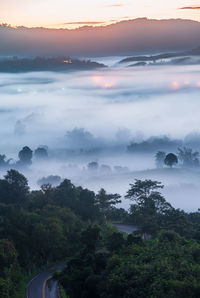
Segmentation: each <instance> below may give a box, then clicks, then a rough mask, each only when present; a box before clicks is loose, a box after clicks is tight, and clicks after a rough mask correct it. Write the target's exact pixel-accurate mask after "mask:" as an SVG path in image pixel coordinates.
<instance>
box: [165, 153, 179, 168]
mask: <svg viewBox="0 0 200 298" xmlns="http://www.w3.org/2000/svg"><path fill="white" fill-rule="evenodd" d="M177 163H178V157H177V156H176V155H175V154H173V153H169V154H167V156H166V157H165V164H166V166H168V167H170V168H172V167H173V165H175V164H177Z"/></svg>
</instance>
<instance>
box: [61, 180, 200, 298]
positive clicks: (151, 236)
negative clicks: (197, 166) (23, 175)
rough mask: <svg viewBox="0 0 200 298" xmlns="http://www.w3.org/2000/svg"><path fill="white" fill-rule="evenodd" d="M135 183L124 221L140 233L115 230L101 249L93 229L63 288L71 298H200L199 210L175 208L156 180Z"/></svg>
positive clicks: (63, 279) (70, 263)
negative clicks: (131, 224)
mask: <svg viewBox="0 0 200 298" xmlns="http://www.w3.org/2000/svg"><path fill="white" fill-rule="evenodd" d="M130 186H131V187H130V189H129V191H128V192H127V196H126V197H127V198H129V199H131V200H132V201H133V204H132V205H131V208H130V212H129V213H128V214H127V213H124V219H125V220H126V221H129V222H131V223H134V224H135V225H137V226H138V228H139V229H138V231H137V232H135V233H132V234H130V235H129V236H125V235H124V236H123V234H121V233H119V232H113V233H112V234H111V235H109V237H107V241H106V242H104V249H100V250H99V249H97V243H98V241H99V240H100V236H101V235H100V232H99V230H98V228H97V227H93V228H92V227H89V228H88V229H87V231H85V232H84V233H83V239H85V235H87V242H85V240H84V241H82V249H81V250H80V251H79V252H78V253H76V254H75V255H74V256H73V257H71V258H70V259H69V261H68V266H67V267H66V268H65V270H64V271H63V272H62V273H61V274H60V275H58V276H57V278H58V279H59V281H60V282H61V284H62V286H63V287H64V288H65V290H66V292H67V293H68V295H69V297H72V298H86V297H91V298H92V297H96V298H127V297H128V298H129V297H130V298H138V297H144V298H150V297H151V298H160V297H181V298H182V297H186V298H188V297H200V242H199V241H200V212H197V213H191V214H186V213H185V212H184V211H181V210H179V209H174V208H173V207H172V206H171V205H170V204H169V203H168V202H166V200H165V198H164V197H163V196H162V195H161V193H160V192H159V190H160V189H162V188H163V185H161V183H159V182H157V181H151V180H145V181H141V180H136V181H135V183H134V184H131V185H130ZM112 210H113V209H112ZM91 230H92V233H91ZM89 239H90V240H89ZM90 242H92V243H93V246H92V248H91V249H89V248H88V244H89V243H90Z"/></svg>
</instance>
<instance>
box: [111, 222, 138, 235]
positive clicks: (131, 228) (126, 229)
mask: <svg viewBox="0 0 200 298" xmlns="http://www.w3.org/2000/svg"><path fill="white" fill-rule="evenodd" d="M114 226H115V227H116V228H117V229H118V230H119V231H120V232H123V233H126V234H128V235H129V234H131V233H133V232H135V231H137V230H138V228H137V227H135V226H130V225H122V224H114Z"/></svg>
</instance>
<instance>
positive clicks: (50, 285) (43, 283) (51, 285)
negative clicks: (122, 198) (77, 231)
mask: <svg viewBox="0 0 200 298" xmlns="http://www.w3.org/2000/svg"><path fill="white" fill-rule="evenodd" d="M114 226H115V227H117V229H118V230H119V231H120V232H123V233H126V234H128V235H129V234H131V233H132V232H134V231H137V227H135V226H131V225H122V224H115V225H114ZM64 267H65V263H60V264H57V265H54V266H52V267H50V268H49V269H47V270H45V271H43V272H40V273H39V274H38V275H36V276H35V277H33V278H32V279H31V280H30V281H29V283H28V285H27V288H26V298H60V294H59V290H58V282H57V281H55V280H53V279H52V276H53V274H54V273H55V272H60V271H62V270H63V269H64Z"/></svg>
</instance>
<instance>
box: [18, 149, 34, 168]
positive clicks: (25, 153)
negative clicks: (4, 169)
mask: <svg viewBox="0 0 200 298" xmlns="http://www.w3.org/2000/svg"><path fill="white" fill-rule="evenodd" d="M32 156H33V151H32V150H31V149H30V148H29V147H27V146H25V147H23V148H22V150H21V151H19V154H18V157H19V162H18V164H19V165H22V166H29V165H31V163H32V161H31V160H32Z"/></svg>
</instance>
